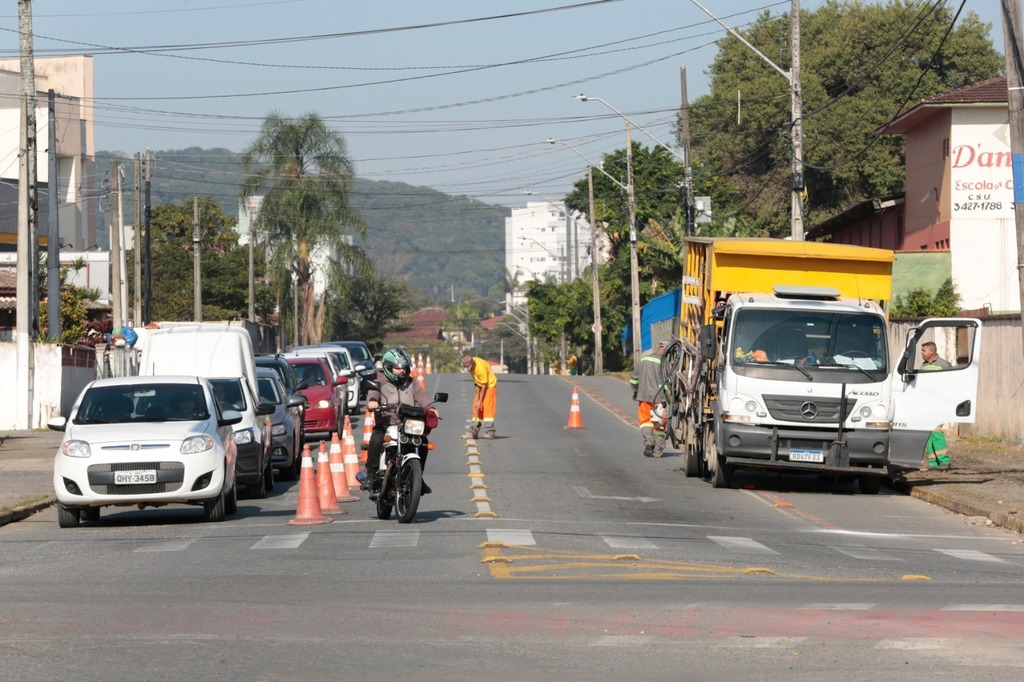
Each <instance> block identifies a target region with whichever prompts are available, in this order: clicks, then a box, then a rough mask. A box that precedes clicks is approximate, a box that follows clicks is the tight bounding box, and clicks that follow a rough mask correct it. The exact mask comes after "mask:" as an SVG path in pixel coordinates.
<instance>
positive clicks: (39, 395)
mask: <svg viewBox="0 0 1024 682" xmlns="http://www.w3.org/2000/svg"><path fill="white" fill-rule="evenodd" d="M33 351H34V352H33V355H34V358H33V359H34V372H33V379H34V386H35V401H34V402H35V406H34V408H33V410H32V423H31V428H33V429H41V428H46V422H47V420H49V419H50V417H56V416H59V415H61V414H66V413H67V412H66V410H69V409H70V408H71V405H72V403H73V402H74V400H75V398H76V397H78V394H79V393H80V392H81V390H82V388H83V387H84V386H85V384H87V383H88V382H89V381H91V380H92V379H93V378H95V371H94V370H93V368H92V367H91V366H88V364H89V363H88V360H84V359H82V358H81V357H80V355H76V354H68V362H69V363H70V364H69V365H67V366H66V365H65V359H64V357H65V354H66V353H67V351H65V347H64V346H57V345H53V344H48V343H37V344H35V345H34V347H33ZM82 352H85V353H88V352H90V351H82V350H77V351H76V353H77V354H80V353H82ZM72 355H75V359H72ZM0 373H2V376H5V377H10V378H11V381H12V383H13V378H14V377H16V376H17V344H16V343H0ZM17 394H18V391H17V390H15V389H14V387H13V386H11V387H10V390H6V391H0V431H3V430H5V429H7V430H12V429H14V428H15V427H16V426H17V409H16V408H17V406H16V404H15V400H16V399H17Z"/></svg>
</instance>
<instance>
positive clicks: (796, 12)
mask: <svg viewBox="0 0 1024 682" xmlns="http://www.w3.org/2000/svg"><path fill="white" fill-rule="evenodd" d="M690 2H692V3H693V4H694V5H696V6H697V7H699V8H700V10H701V11H702V12H704V14H707V15H708V16H709V17H711V18H712V19H714V20H715V22H716V23H718V25H719V26H721V27H722V28H724V29H725V30H726V31H728V32H729V33H731V34H732V35H733V37H735V38H736V40H738V41H740V42H741V43H743V44H744V45H746V46H747V47H748V48H750V49H751V50H752V51H753V52H754V54H756V55H757V56H758V57H760V58H761V59H763V60H764V61H765V62H767V64H768V66H770V67H772V68H773V69H775V70H776V71H778V72H779V73H781V74H782V76H783V78H785V79H786V80H787V81H789V91H790V97H791V100H792V119H793V120H792V121H790V124H791V126H792V150H791V152H792V163H791V172H790V175H791V177H790V191H791V199H790V218H789V221H790V234H791V237H792V239H793V240H794V241H803V240H804V219H803V190H804V155H803V111H802V104H801V95H800V0H791V3H790V9H789V22H790V23H789V29H790V61H791V66H792V68H791V69H790V70H789V71H788V72H787V71H785V70H784V69H783V68H782V67H780V66H779V65H778V64H776V63H775V62H773V61H772V60H770V59H768V57H765V56H764V54H762V53H761V51H760V50H758V49H757V48H756V47H754V46H753V45H751V44H750V42H749V41H748V40H747V39H746V38H744V37H743V36H741V35H740V34H739V33H737V32H736V31H734V30H733V29H732V28H730V27H729V26H726V25H725V24H724V23H722V21H721V19H719V18H718V17H716V16H715V15H714V14H712V13H711V12H709V11H708V10H707V8H705V7H704V6H703V5H701V4H700V3H699V2H697V0H690Z"/></svg>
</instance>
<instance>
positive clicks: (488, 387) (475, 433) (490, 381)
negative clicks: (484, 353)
mask: <svg viewBox="0 0 1024 682" xmlns="http://www.w3.org/2000/svg"><path fill="white" fill-rule="evenodd" d="M462 367H463V369H465V370H466V371H468V372H469V373H470V375H471V376H472V377H473V383H474V384H475V385H476V392H475V393H474V394H473V413H472V414H471V415H470V416H471V418H472V420H473V430H472V431H471V432H470V438H479V437H480V427H481V426H483V428H484V438H488V439H493V438H494V413H495V412H496V411H497V408H498V377H496V376H494V370H492V369H491V363H489V362H487V361H486V360H484V359H483V358H477V357H474V356H472V355H468V354H467V355H463V356H462Z"/></svg>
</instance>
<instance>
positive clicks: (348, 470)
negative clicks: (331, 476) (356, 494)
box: [341, 417, 359, 499]
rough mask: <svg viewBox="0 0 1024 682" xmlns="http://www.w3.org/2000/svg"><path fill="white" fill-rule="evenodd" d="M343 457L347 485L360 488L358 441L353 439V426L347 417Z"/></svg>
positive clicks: (342, 447)
mask: <svg viewBox="0 0 1024 682" xmlns="http://www.w3.org/2000/svg"><path fill="white" fill-rule="evenodd" d="M341 456H342V459H343V462H344V465H345V485H347V486H348V487H349V488H358V487H359V479H358V478H356V474H358V473H359V453H358V452H356V441H355V439H354V438H353V437H352V424H351V423H350V422H349V420H348V417H345V441H344V442H343V443H342V446H341ZM356 499H359V498H356Z"/></svg>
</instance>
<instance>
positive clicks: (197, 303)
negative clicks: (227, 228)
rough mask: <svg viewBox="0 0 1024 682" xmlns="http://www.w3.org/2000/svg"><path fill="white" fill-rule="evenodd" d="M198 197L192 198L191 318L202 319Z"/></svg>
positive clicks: (198, 320)
mask: <svg viewBox="0 0 1024 682" xmlns="http://www.w3.org/2000/svg"><path fill="white" fill-rule="evenodd" d="M199 237H200V235H199V197H193V198H192V300H193V308H192V319H194V320H195V321H196V322H202V321H203V284H202V271H201V263H202V260H201V258H200V253H199V250H200V238H199Z"/></svg>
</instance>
